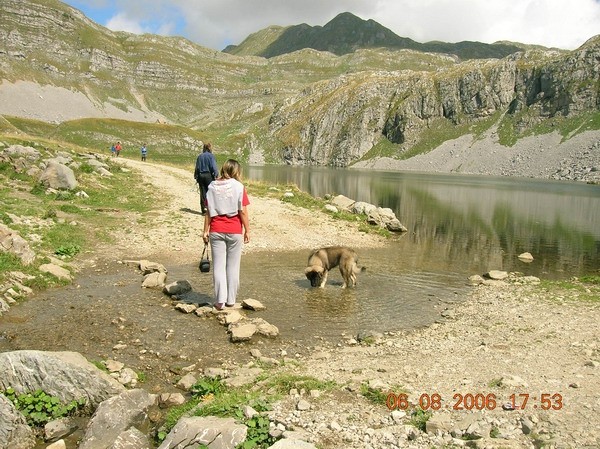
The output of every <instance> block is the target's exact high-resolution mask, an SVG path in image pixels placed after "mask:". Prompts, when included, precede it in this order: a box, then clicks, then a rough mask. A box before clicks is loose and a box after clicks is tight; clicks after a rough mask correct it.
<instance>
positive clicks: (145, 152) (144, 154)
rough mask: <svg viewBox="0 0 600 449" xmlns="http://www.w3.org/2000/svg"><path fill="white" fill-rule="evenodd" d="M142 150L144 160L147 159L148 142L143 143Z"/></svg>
mask: <svg viewBox="0 0 600 449" xmlns="http://www.w3.org/2000/svg"><path fill="white" fill-rule="evenodd" d="M140 151H141V152H142V161H144V162H145V161H146V155H147V154H148V149H147V148H146V144H144V145H142V149H141V150H140Z"/></svg>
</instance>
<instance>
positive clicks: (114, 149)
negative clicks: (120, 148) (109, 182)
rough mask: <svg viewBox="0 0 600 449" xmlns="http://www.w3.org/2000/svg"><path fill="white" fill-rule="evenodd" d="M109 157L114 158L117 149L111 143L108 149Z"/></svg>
mask: <svg viewBox="0 0 600 449" xmlns="http://www.w3.org/2000/svg"><path fill="white" fill-rule="evenodd" d="M110 155H111V156H112V157H115V156H116V155H117V147H115V144H114V143H113V144H112V146H111V147H110Z"/></svg>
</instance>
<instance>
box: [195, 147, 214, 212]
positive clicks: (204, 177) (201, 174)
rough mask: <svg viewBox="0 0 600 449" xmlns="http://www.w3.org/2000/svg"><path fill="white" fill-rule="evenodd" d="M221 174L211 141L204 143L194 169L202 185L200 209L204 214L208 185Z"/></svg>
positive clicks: (199, 183)
mask: <svg viewBox="0 0 600 449" xmlns="http://www.w3.org/2000/svg"><path fill="white" fill-rule="evenodd" d="M218 175H219V168H218V167H217V160H216V158H215V155H214V154H213V153H212V145H211V144H210V142H207V143H205V144H204V147H203V149H202V153H200V155H199V156H198V158H197V159H196V168H195V169H194V179H196V182H197V183H198V186H200V210H201V211H202V214H204V213H205V212H206V192H207V191H208V185H209V184H210V183H211V182H212V181H213V180H214V179H216V178H217V176H218Z"/></svg>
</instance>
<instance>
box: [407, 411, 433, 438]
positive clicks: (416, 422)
mask: <svg viewBox="0 0 600 449" xmlns="http://www.w3.org/2000/svg"><path fill="white" fill-rule="evenodd" d="M431 415H432V413H431V412H429V411H427V412H426V411H425V410H423V409H421V408H419V407H417V408H415V409H414V410H413V411H412V412H411V414H410V420H409V421H408V423H409V424H410V425H411V426H414V427H416V428H417V429H419V430H420V431H421V432H425V431H426V426H427V421H428V420H429V418H431Z"/></svg>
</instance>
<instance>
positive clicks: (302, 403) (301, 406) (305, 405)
mask: <svg viewBox="0 0 600 449" xmlns="http://www.w3.org/2000/svg"><path fill="white" fill-rule="evenodd" d="M296 409H297V410H300V411H301V412H303V411H306V410H310V403H309V402H308V401H306V400H304V399H300V400H299V401H298V403H297V404H296Z"/></svg>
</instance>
